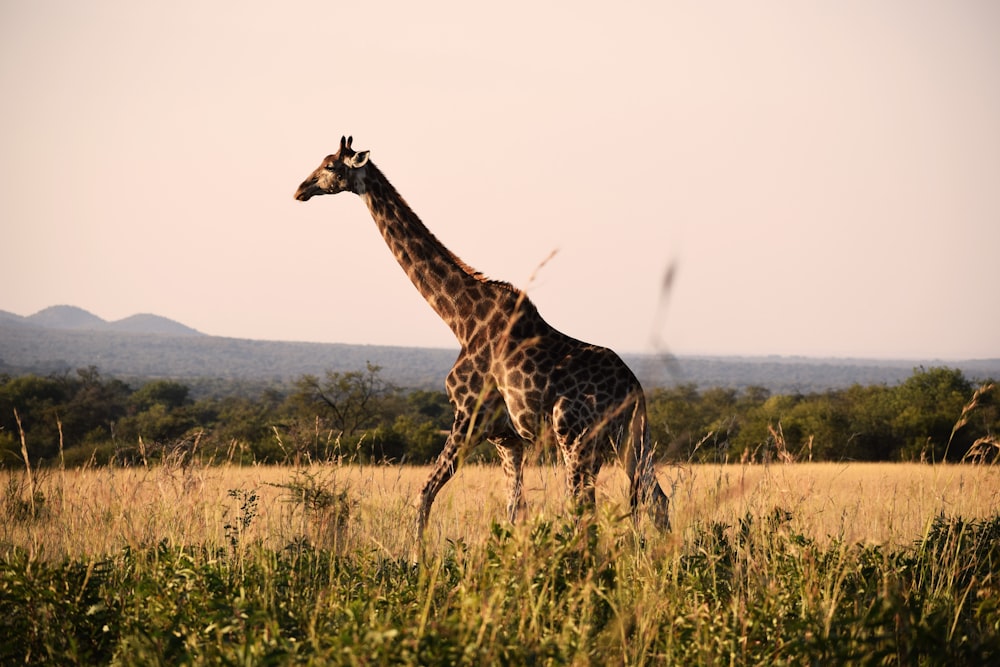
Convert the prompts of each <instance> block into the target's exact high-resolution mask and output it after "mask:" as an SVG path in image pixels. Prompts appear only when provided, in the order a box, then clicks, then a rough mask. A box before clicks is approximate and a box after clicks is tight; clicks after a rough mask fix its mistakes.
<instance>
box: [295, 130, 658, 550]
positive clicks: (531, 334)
mask: <svg viewBox="0 0 1000 667" xmlns="http://www.w3.org/2000/svg"><path fill="white" fill-rule="evenodd" d="M351 142H352V138H350V137H349V138H346V139H345V138H343V137H341V140H340V150H339V151H337V152H336V153H334V154H333V155H328V156H327V157H326V158H324V159H323V162H322V164H320V166H319V168H317V169H316V171H314V172H313V173H312V174H310V175H309V177H308V178H307V179H306V180H305V181H304V182H303V183H302V185H300V186H299V189H298V190H297V191H296V192H295V198H296V199H298V200H299V201H308V200H309V199H310V198H312V197H314V196H316V195H326V194H336V193H338V192H343V191H345V190H346V191H349V192H353V193H355V194H357V195H360V197H361V199H363V200H364V202H365V203H366V204H367V205H368V210H369V211H370V212H371V215H372V218H374V220H375V224H376V225H377V226H378V229H379V232H380V233H381V234H382V238H384V239H385V242H386V244H388V246H389V250H391V251H392V254H393V255H394V256H395V257H396V259H397V261H399V264H400V266H402V267H403V270H404V271H405V272H406V275H408V276H409V277H410V280H411V281H413V284H414V285H415V286H416V288H417V290H418V291H419V292H420V293H421V294H422V295H423V297H424V299H426V300H427V303H429V304H430V306H431V308H433V309H434V311H435V312H436V313H437V314H438V315H439V316H440V317H441V319H443V320H444V321H445V323H446V324H447V325H448V326H449V327H450V328H451V330H452V332H454V334H455V337H456V338H458V342H459V343H460V344H461V348H462V349H461V352H459V355H458V360H457V361H456V362H455V365H454V366H453V367H452V369H451V372H449V373H448V377H447V380H446V388H447V391H448V397H449V399H450V401H451V404H452V406H453V407H454V409H455V421H454V424H453V426H452V429H451V433H450V435H449V436H448V440H447V442H446V444H445V446H444V450H443V451H442V452H441V454H440V456H438V459H437V462H436V464H435V466H434V470H433V472H432V473H431V475H430V477H429V478H428V479H427V482H426V484H424V487H423V489H422V490H421V492H420V504H419V510H418V514H417V539H418V541H420V540H422V539H423V532H424V527H425V526H426V525H427V518H428V515H429V514H430V509H431V504H432V503H433V502H434V497H435V496H436V495H437V493H438V491H440V490H441V487H442V486H444V484H445V483H446V482H447V481H448V480H449V479H451V477H452V475H453V474H454V473H455V467H456V465H457V463H458V457H459V454H460V453H461V452H462V451H463V448H464V447H465V446H466V445H468V444H469V443H472V444H475V442H479V441H481V440H482V439H483V438H486V439H488V440H490V441H491V442H492V443H493V444H494V445H495V446H496V448H497V452H498V453H499V454H500V459H501V461H502V462H503V470H504V474H505V475H506V478H507V516H508V518H509V519H510V520H511V521H514V519H515V518H516V515H517V513H518V512H519V510H520V509H521V505H522V501H521V486H522V479H523V472H522V461H523V454H524V446H525V443H526V442H528V443H530V442H534V441H536V440H538V439H539V437H540V436H542V434H543V433H544V432H546V430H547V429H551V433H552V434H553V435H554V437H555V440H556V442H557V443H558V445H559V449H560V451H561V452H562V456H563V459H564V460H565V463H566V467H567V485H568V490H569V492H570V493H571V494H572V496H573V497H574V498H575V499H576V501H577V503H578V504H579V505H583V504H587V505H591V506H592V505H593V503H594V481H595V478H596V476H597V472H598V470H599V469H600V467H601V464H602V463H603V462H604V461H605V460H606V459H609V458H611V457H612V455H615V454H617V456H618V458H619V459H620V460H621V462H622V464H623V466H624V468H625V471H626V473H627V474H628V476H629V479H630V493H629V500H630V504H631V507H632V514H633V517H636V511H637V510H638V508H639V507H640V506H647V507H648V508H649V510H650V513H651V515H652V517H653V519H654V521H655V523H656V525H657V526H658V527H660V528H661V529H664V530H667V529H669V527H670V523H669V520H668V513H667V510H668V505H669V500H668V498H667V495H666V494H665V493H664V492H663V489H662V488H661V487H660V485H659V483H658V482H657V480H656V475H655V472H654V470H653V465H652V460H651V456H652V446H651V444H650V438H649V428H648V426H647V424H646V402H645V398H644V396H643V392H642V387H641V386H640V384H639V381H638V380H636V378H635V376H634V375H633V374H632V372H631V371H630V370H629V368H628V367H627V366H626V365H625V363H624V362H623V361H622V360H621V359H620V358H619V357H618V355H617V354H615V353H614V352H612V351H611V350H609V349H606V348H603V347H598V346H596V345H590V344H587V343H584V342H581V341H578V340H576V339H574V338H570V337H569V336H567V335H565V334H563V333H561V332H559V331H556V330H555V329H554V328H552V327H551V326H549V325H548V324H547V323H546V322H545V320H543V319H542V317H541V315H539V314H538V311H537V310H536V309H535V306H534V304H532V303H531V301H530V300H529V299H528V297H527V296H526V295H525V294H524V293H523V292H522V291H520V290H518V289H516V288H514V287H513V286H511V285H510V284H508V283H505V282H499V281H495V280H489V279H487V278H486V277H485V276H484V275H483V274H481V273H479V272H478V271H475V270H473V269H472V268H471V267H469V265H467V264H466V263H465V262H463V261H462V260H461V259H459V258H458V257H457V256H455V255H454V254H453V253H452V252H451V251H449V250H448V249H447V248H445V247H444V245H442V244H441V242H440V241H438V240H437V238H435V237H434V235H433V234H432V233H431V232H430V230H428V229H427V227H425V226H424V224H423V223H422V222H421V221H420V218H418V217H417V215H416V214H415V213H414V212H413V211H412V210H411V209H410V207H409V206H408V205H407V203H406V202H405V201H404V200H403V198H402V197H401V196H400V195H399V193H398V192H396V189H395V188H394V187H393V186H392V185H391V184H390V183H389V181H388V180H387V179H386V178H385V176H384V175H383V174H382V172H381V171H379V169H378V168H377V167H376V166H375V165H374V163H372V162H371V160H369V159H368V158H369V152H368V151H358V152H355V151H354V149H352V148H351Z"/></svg>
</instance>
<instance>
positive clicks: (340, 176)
mask: <svg viewBox="0 0 1000 667" xmlns="http://www.w3.org/2000/svg"><path fill="white" fill-rule="evenodd" d="M353 140H354V137H346V138H345V137H341V138H340V150H338V151H337V152H336V153H334V154H333V155H327V156H326V157H325V158H323V162H322V163H321V164H320V165H319V167H318V168H317V169H316V171H314V172H313V173H311V174H309V178H307V179H306V180H304V181H303V182H302V185H300V186H299V189H298V190H296V191H295V198H296V199H298V200H299V201H309V199H310V198H311V197H314V196H316V195H335V194H337V193H338V192H343V191H344V190H349V191H351V192H354V193H357V194H359V195H360V194H363V193H364V191H365V186H364V171H365V166H366V165H367V164H368V151H360V152H357V153H356V152H355V151H354V149H353V148H351V142H352V141H353Z"/></svg>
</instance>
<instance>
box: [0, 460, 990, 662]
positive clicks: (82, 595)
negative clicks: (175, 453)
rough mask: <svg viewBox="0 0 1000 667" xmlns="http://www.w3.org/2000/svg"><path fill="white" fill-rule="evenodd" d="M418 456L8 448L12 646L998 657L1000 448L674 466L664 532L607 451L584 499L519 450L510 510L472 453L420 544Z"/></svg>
mask: <svg viewBox="0 0 1000 667" xmlns="http://www.w3.org/2000/svg"><path fill="white" fill-rule="evenodd" d="M428 470H429V469H428V468H421V467H410V466H406V467H400V466H369V467H361V466H355V465H345V466H334V465H327V466H312V467H307V468H290V467H256V466H254V467H242V468H241V467H235V466H218V467H202V466H198V465H189V466H155V467H150V468H145V467H133V468H90V469H85V470H66V471H60V470H46V471H44V472H41V473H39V471H35V473H34V475H33V478H32V480H31V482H30V483H29V482H28V480H27V479H26V477H25V475H24V473H23V472H4V473H0V485H2V486H0V489H2V490H3V491H4V496H3V498H2V499H0V502H2V510H3V513H4V520H3V522H2V527H0V576H2V579H0V663H2V664H12V663H24V662H28V663H48V662H58V663H72V662H87V663H104V662H112V661H115V662H120V663H136V664H150V663H157V662H162V663H163V664H177V663H191V664H205V663H212V664H217V663H219V662H243V663H247V664H287V663H324V664H325V663H341V664H390V663H393V664H394V663H424V664H427V663H456V662H457V663H469V664H505V663H506V664H525V663H534V664H594V663H596V664H602V665H603V664H644V663H648V664H663V663H667V664H671V663H679V664H720V663H730V664H805V663H828V662H830V661H834V662H843V661H849V662H855V663H863V664H942V663H944V662H951V663H953V664H984V663H983V661H984V660H986V661H988V660H996V659H1000V580H998V577H1000V468H997V467H992V466H965V465H954V466H940V465H938V466H929V465H919V464H856V463H846V464H831V463H823V464H789V465H780V464H778V465H770V466H762V465H745V466H740V465H728V466H711V465H694V466H683V467H670V468H663V469H661V471H660V479H661V482H662V483H663V484H664V487H665V488H668V487H669V489H672V498H673V504H672V515H671V519H672V521H673V524H674V530H673V532H672V533H670V534H668V535H659V534H657V533H656V532H655V531H654V530H653V528H652V527H651V526H649V525H646V522H643V525H641V526H640V528H639V530H638V532H637V531H636V530H635V528H634V527H633V526H632V524H631V521H629V520H628V519H627V507H626V504H625V498H626V493H625V479H624V475H623V473H622V472H621V471H620V470H619V469H617V468H614V467H609V468H607V469H606V470H605V471H604V472H602V475H601V477H600V479H599V482H598V508H597V512H596V514H595V516H594V517H592V518H584V519H582V520H579V521H577V520H575V519H572V518H571V517H572V512H571V511H570V509H569V508H568V507H567V504H566V500H565V496H564V485H563V480H562V468H560V467H547V466H536V467H532V468H530V469H529V470H527V472H526V475H525V486H526V498H527V502H528V512H527V516H526V517H525V518H524V520H523V521H522V522H520V523H519V525H518V526H516V527H514V528H511V527H510V526H508V525H507V524H506V523H505V522H504V521H502V516H503V513H504V512H503V506H504V496H503V479H502V474H501V472H500V470H499V469H498V468H495V467H488V466H475V465H469V466H465V467H463V468H461V469H460V470H459V473H458V474H457V475H456V477H455V478H454V479H453V480H452V481H451V482H450V483H449V484H448V485H447V486H446V487H445V489H444V490H443V491H442V492H441V494H440V495H439V497H438V499H437V501H436V503H435V505H434V508H433V510H432V513H431V523H430V526H429V529H428V544H427V548H426V551H425V553H424V557H423V558H422V559H421V562H420V564H419V565H414V564H413V559H412V556H413V555H414V553H415V552H414V550H413V546H414V545H413V534H414V526H413V522H414V520H415V511H414V509H413V507H412V503H413V501H414V499H415V498H416V495H417V492H418V491H419V488H420V486H421V484H422V483H423V481H424V479H425V477H426V475H427V473H428ZM32 487H33V490H34V494H32V493H31V491H32ZM32 498H33V499H34V506H32Z"/></svg>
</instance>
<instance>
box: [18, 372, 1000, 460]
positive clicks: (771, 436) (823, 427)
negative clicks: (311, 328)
mask: <svg viewBox="0 0 1000 667" xmlns="http://www.w3.org/2000/svg"><path fill="white" fill-rule="evenodd" d="M380 371H381V368H380V367H379V366H377V365H373V364H371V363H369V364H367V365H366V367H365V368H364V369H361V370H356V371H347V372H334V371H327V372H326V373H325V374H324V375H322V376H316V375H308V374H307V375H302V376H300V377H299V378H298V379H296V380H295V381H294V383H292V384H291V385H290V386H287V387H277V386H276V387H272V388H266V389H262V390H260V391H258V392H257V393H256V394H254V395H240V394H232V395H226V396H210V397H205V398H199V399H195V398H193V397H192V393H191V390H190V387H188V386H187V385H185V384H184V383H181V382H177V381H173V380H153V381H149V382H145V383H143V384H141V385H139V386H137V387H134V388H133V387H132V386H131V385H130V384H128V383H126V382H124V381H122V380H119V379H116V378H108V377H104V376H102V375H101V373H100V372H99V371H98V369H97V368H96V367H93V366H91V367H88V368H82V369H79V370H77V371H76V372H74V373H66V372H63V373H58V374H50V375H31V374H29V375H17V376H11V375H0V465H2V466H16V465H23V460H24V456H25V454H27V456H28V458H29V461H30V462H31V464H32V465H35V464H62V465H66V466H76V465H85V464H88V463H91V464H95V465H103V464H107V463H117V464H121V465H133V464H149V463H154V462H158V461H164V460H168V459H170V458H173V459H176V460H178V461H185V460H187V461H189V460H191V459H192V458H194V457H199V460H201V461H215V462H223V461H230V462H233V461H239V462H244V463H249V462H261V463H282V462H296V463H301V462H307V461H324V460H330V459H334V458H346V459H348V460H355V461H360V462H382V461H396V462H400V461H402V462H412V463H426V462H428V461H431V460H433V459H434V457H435V456H436V455H437V453H438V452H439V451H440V450H441V448H442V447H443V445H444V441H445V437H446V434H447V432H448V429H449V428H450V426H451V418H452V411H451V407H450V405H449V403H448V400H447V397H446V396H445V394H444V392H443V391H426V390H404V389H401V388H399V387H396V386H394V385H392V384H391V383H389V382H387V381H386V380H385V379H384V378H383V377H382V375H381V372H380ZM647 406H648V414H649V423H650V428H651V432H652V436H653V439H654V441H656V442H657V443H658V450H657V451H658V455H659V457H660V458H661V459H664V460H672V461H701V462H707V461H719V462H721V461H733V462H735V461H757V462H759V461H768V460H786V461H789V460H798V461H845V460H858V461H911V460H926V461H932V462H937V461H945V460H947V461H960V460H963V459H967V458H989V459H992V458H994V457H996V455H997V453H998V451H1000V437H998V435H1000V401H998V397H997V391H996V385H995V383H994V382H992V381H989V380H987V381H983V382H973V381H971V380H969V379H967V378H966V377H965V376H964V375H963V373H962V371H960V370H957V369H953V368H947V367H934V368H929V369H924V368H918V369H915V370H914V371H913V374H912V375H911V376H910V377H909V378H908V379H906V380H905V381H903V382H901V383H899V384H898V385H894V386H889V385H885V384H876V385H867V386H863V385H854V386H851V387H849V388H846V389H831V390H827V391H821V392H810V393H790V394H772V393H771V392H769V391H768V390H767V389H764V388H762V387H753V386H751V387H747V388H744V389H726V388H714V389H707V390H699V389H698V388H697V387H696V385H694V384H682V385H679V386H675V387H670V388H656V389H653V390H651V391H649V392H647ZM550 449H551V448H550ZM536 455H537V456H538V457H539V458H541V459H548V458H551V457H553V456H554V455H555V453H554V452H552V451H547V450H544V448H543V450H542V451H539V452H537V453H536ZM468 456H470V457H473V458H480V459H482V460H492V458H493V452H492V447H491V446H490V445H489V444H488V443H484V444H482V445H480V446H478V447H476V448H475V449H474V450H472V451H471V452H469V454H468Z"/></svg>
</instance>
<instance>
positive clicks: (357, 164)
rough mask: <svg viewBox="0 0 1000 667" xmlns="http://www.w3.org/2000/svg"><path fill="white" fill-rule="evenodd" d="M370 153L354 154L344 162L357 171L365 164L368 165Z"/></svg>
mask: <svg viewBox="0 0 1000 667" xmlns="http://www.w3.org/2000/svg"><path fill="white" fill-rule="evenodd" d="M369 152H370V151H360V152H358V153H355V154H354V155H353V156H352V157H349V158H347V160H346V162H347V164H348V165H349V166H351V167H353V168H354V169H359V168H361V167H363V166H365V165H366V164H368V154H369Z"/></svg>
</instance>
